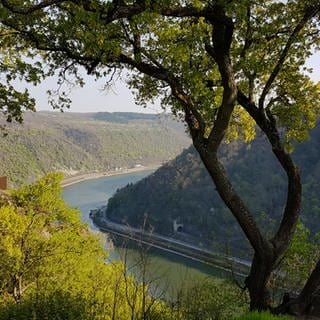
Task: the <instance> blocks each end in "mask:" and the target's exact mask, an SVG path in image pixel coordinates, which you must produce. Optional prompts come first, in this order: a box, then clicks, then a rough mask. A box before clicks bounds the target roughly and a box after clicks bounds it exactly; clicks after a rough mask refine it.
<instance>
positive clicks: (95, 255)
mask: <svg viewBox="0 0 320 320" xmlns="http://www.w3.org/2000/svg"><path fill="white" fill-rule="evenodd" d="M61 177H62V176H61V175H57V174H49V175H47V176H45V177H44V178H42V179H40V180H39V181H38V182H37V183H35V184H33V185H29V186H25V187H22V188H21V189H19V190H15V191H12V192H10V195H8V194H5V193H1V200H0V201H1V203H0V217H1V219H0V220H1V222H0V232H1V239H0V255H1V263H0V279H1V287H0V317H1V319H17V320H18V319H21V320H22V319H31V318H32V319H142V318H143V310H146V308H145V309H143V306H144V304H145V305H147V306H149V304H150V306H149V309H148V312H149V313H152V314H153V315H155V316H154V319H157V317H159V316H160V314H161V313H164V314H165V312H166V310H167V307H166V306H165V305H164V303H162V302H161V301H159V300H156V301H155V300H154V299H151V297H150V296H149V294H148V293H147V291H145V292H143V290H146V288H143V287H142V285H141V284H140V283H137V282H136V281H135V280H134V278H133V277H132V276H128V275H126V273H125V269H124V265H123V264H122V263H120V262H113V263H106V262H105V259H106V257H107V253H106V252H105V250H104V249H103V246H102V238H101V236H99V235H94V234H92V233H91V232H89V230H88V227H87V226H86V225H84V224H83V223H81V222H80V219H79V212H78V211H77V210H75V209H71V208H69V207H68V206H67V205H66V204H65V203H64V201H63V200H62V198H61V186H60V181H61ZM132 292H135V295H134V296H132V294H131V293H132ZM142 297H144V300H142ZM151 301H152V304H151ZM133 303H134V304H135V308H134V309H132V307H131V305H132V304H133ZM157 314H158V316H156V315H157ZM161 319H165V316H163V317H162V318H161Z"/></svg>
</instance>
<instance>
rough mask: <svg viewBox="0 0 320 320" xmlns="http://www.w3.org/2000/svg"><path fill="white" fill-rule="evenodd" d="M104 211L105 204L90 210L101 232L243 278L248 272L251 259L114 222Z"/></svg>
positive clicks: (91, 216)
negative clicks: (218, 251)
mask: <svg viewBox="0 0 320 320" xmlns="http://www.w3.org/2000/svg"><path fill="white" fill-rule="evenodd" d="M104 211H105V206H104V207H101V208H100V209H95V210H91V212H90V218H91V219H92V221H93V223H94V225H95V226H96V227H98V228H99V230H100V231H101V232H104V233H109V234H111V235H112V234H113V235H116V236H120V237H122V238H126V239H129V240H133V241H135V242H138V243H140V244H141V243H142V244H146V245H148V246H151V247H155V248H158V249H160V250H163V251H166V252H170V253H173V254H175V255H179V256H182V257H186V258H188V259H191V260H195V261H199V262H202V263H205V264H208V265H212V266H214V267H215V268H219V269H223V270H224V271H228V272H232V273H233V274H235V275H237V276H240V277H242V278H243V277H245V276H246V275H247V274H248V271H249V269H250V266H251V262H250V261H247V260H244V259H240V258H236V257H231V256H227V255H225V254H221V253H217V252H212V251H210V250H207V249H205V248H202V247H199V246H197V245H194V244H190V243H188V242H184V241H181V240H177V239H174V238H171V237H168V236H163V235H160V234H156V233H153V232H152V233H150V232H147V231H144V230H141V229H136V228H132V227H130V226H127V225H124V224H119V223H116V222H113V221H111V220H109V219H107V218H106V217H105V216H104V215H103V212H104Z"/></svg>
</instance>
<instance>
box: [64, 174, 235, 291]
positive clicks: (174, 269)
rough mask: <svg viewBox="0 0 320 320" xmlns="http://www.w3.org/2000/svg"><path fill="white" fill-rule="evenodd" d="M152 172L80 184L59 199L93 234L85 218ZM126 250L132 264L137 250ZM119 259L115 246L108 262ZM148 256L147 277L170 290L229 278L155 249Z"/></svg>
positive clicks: (215, 270)
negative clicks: (74, 211)
mask: <svg viewBox="0 0 320 320" xmlns="http://www.w3.org/2000/svg"><path fill="white" fill-rule="evenodd" d="M152 172H153V171H152V170H146V171H140V172H133V173H126V174H119V175H115V176H109V177H102V178H98V179H93V180H86V181H82V182H79V183H76V184H73V185H70V186H67V187H65V188H64V190H63V198H64V199H65V201H66V202H67V203H68V204H69V205H70V206H72V207H76V208H78V209H79V210H80V211H81V213H82V219H83V221H85V222H87V223H89V225H90V227H91V229H93V230H97V229H96V228H95V226H94V225H93V224H92V222H91V220H90V218H89V211H90V210H91V209H95V208H98V207H100V206H102V205H105V204H106V203H107V200H108V199H109V198H110V197H111V196H112V195H113V194H114V193H115V192H116V190H117V189H118V188H121V187H124V186H125V185H127V184H128V183H134V182H137V181H139V180H141V179H143V178H144V177H146V176H147V175H149V174H151V173H152ZM126 250H127V251H126V252H127V256H128V257H129V258H128V261H130V262H131V263H134V262H133V261H136V258H137V257H138V256H139V250H138V249H137V248H134V247H133V248H132V245H130V249H126ZM123 255H124V250H123V249H122V248H120V247H117V246H115V247H114V250H112V251H111V252H110V259H111V260H114V259H119V257H122V256H123ZM148 255H149V256H150V267H149V274H152V277H154V278H157V277H161V278H162V279H163V280H162V282H166V283H170V285H169V287H170V288H171V289H172V288H177V287H180V286H181V285H182V284H183V285H185V283H186V282H188V283H189V284H190V283H194V282H195V283H199V281H200V280H204V279H206V278H208V277H218V278H226V277H228V275H229V274H228V273H226V272H225V271H224V270H221V269H217V268H214V267H212V266H209V265H206V264H204V263H201V262H198V261H193V260H191V259H188V258H184V257H181V256H177V255H175V254H172V253H168V252H164V251H162V250H159V249H154V248H152V249H150V250H149V251H148ZM135 272H136V271H135ZM171 289H170V290H171Z"/></svg>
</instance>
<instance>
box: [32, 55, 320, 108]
mask: <svg viewBox="0 0 320 320" xmlns="http://www.w3.org/2000/svg"><path fill="white" fill-rule="evenodd" d="M307 65H308V67H312V68H313V70H314V73H313V75H312V78H313V80H314V81H317V82H318V81H320V52H318V53H317V54H315V55H313V56H312V57H311V58H310V59H309V60H308V63H307ZM85 80H86V85H85V86H84V87H83V88H77V87H76V88H74V89H72V93H71V97H72V105H71V108H70V111H71V112H98V111H107V112H115V111H121V112H143V113H160V112H162V111H163V110H162V109H161V107H160V105H159V103H158V104H156V105H152V104H148V106H147V108H143V107H141V106H138V105H136V104H135V102H134V97H133V94H132V93H131V91H130V89H128V87H127V85H126V83H125V82H124V80H117V81H116V82H115V85H114V86H113V87H112V88H111V89H109V90H108V91H103V90H102V88H103V85H104V81H103V79H100V80H98V81H95V80H94V78H93V77H89V76H87V77H85ZM55 88H57V85H56V79H54V78H51V79H47V80H45V81H43V82H42V83H41V84H40V85H38V86H37V87H31V88H30V93H31V96H32V97H34V98H35V99H36V105H37V110H38V111H40V110H52V108H51V106H49V104H48V96H47V94H46V92H47V90H49V89H55Z"/></svg>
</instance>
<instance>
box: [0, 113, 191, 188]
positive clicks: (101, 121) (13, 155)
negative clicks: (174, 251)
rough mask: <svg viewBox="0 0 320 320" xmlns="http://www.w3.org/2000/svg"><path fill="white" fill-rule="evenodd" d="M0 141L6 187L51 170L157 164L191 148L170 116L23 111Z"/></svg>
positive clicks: (79, 170) (1, 170) (73, 171)
mask: <svg viewBox="0 0 320 320" xmlns="http://www.w3.org/2000/svg"><path fill="white" fill-rule="evenodd" d="M24 118H25V120H24V123H23V124H22V125H20V124H13V125H8V126H7V133H8V135H7V136H6V137H1V139H0V150H1V153H0V175H6V176H8V178H9V181H10V183H11V186H19V185H21V184H25V183H29V182H31V181H34V180H35V179H36V178H38V177H40V176H42V175H44V174H46V173H48V172H51V171H62V172H64V173H65V174H66V175H74V174H80V173H81V174H82V173H88V172H94V171H110V170H114V169H116V168H120V167H122V168H131V167H134V166H136V165H144V166H146V165H154V164H161V163H163V162H165V161H168V160H169V159H172V158H174V157H175V156H176V155H177V154H178V153H179V152H181V150H182V149H183V148H185V147H187V146H188V145H190V139H189V138H188V137H187V135H186V133H185V130H184V127H183V125H182V124H181V123H177V122H176V121H174V120H173V117H172V116H170V115H166V114H163V115H156V114H141V113H120V112H116V113H108V112H99V113H70V112H66V113H58V112H37V113H26V114H25V117H24Z"/></svg>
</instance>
